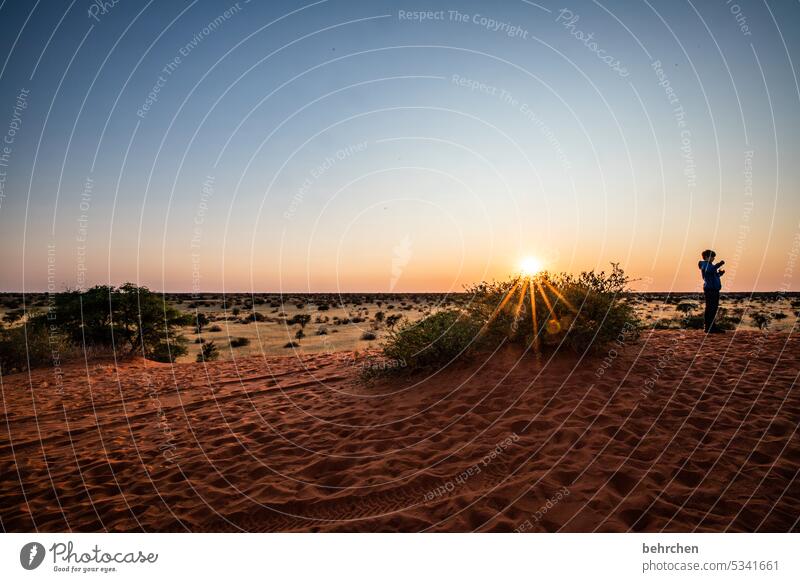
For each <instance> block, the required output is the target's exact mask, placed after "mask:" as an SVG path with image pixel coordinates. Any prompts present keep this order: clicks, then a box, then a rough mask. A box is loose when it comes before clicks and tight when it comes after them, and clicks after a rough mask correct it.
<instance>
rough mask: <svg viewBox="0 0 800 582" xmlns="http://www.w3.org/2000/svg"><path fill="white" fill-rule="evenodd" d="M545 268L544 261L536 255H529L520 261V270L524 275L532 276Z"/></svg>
mask: <svg viewBox="0 0 800 582" xmlns="http://www.w3.org/2000/svg"><path fill="white" fill-rule="evenodd" d="M543 268H544V265H543V264H542V261H540V260H539V259H537V258H536V257H532V256H527V257H525V258H524V259H522V260H521V261H520V262H519V270H520V272H521V273H522V274H523V275H527V276H528V277H531V276H533V275H535V274H536V273H538V272H539V271H541V270H542V269H543Z"/></svg>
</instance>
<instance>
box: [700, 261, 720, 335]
mask: <svg viewBox="0 0 800 582" xmlns="http://www.w3.org/2000/svg"><path fill="white" fill-rule="evenodd" d="M700 256H701V257H703V260H702V261H700V262H699V263H698V264H697V266H698V267H700V273H702V275H703V295H704V296H705V299H706V310H705V313H704V314H703V320H704V329H705V332H706V333H725V332H724V331H723V330H721V329H719V328H718V327H717V326H716V324H715V323H714V320H715V319H716V317H717V310H718V309H719V292H720V290H721V289H722V281H720V277H722V275H724V274H725V271H720V270H719V268H720V267H721V266H722V265H724V264H725V261H720V262H719V263H717V264H716V265H715V264H714V259H715V258H716V257H717V253H715V252H714V251H712V250H705V251H703V252H702V253H701V255H700Z"/></svg>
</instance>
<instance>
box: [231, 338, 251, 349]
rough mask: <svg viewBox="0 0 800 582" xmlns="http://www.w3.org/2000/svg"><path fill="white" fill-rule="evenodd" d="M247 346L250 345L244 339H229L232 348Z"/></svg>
mask: <svg viewBox="0 0 800 582" xmlns="http://www.w3.org/2000/svg"><path fill="white" fill-rule="evenodd" d="M249 345H250V340H249V339H248V338H246V337H235V338H233V339H231V347H232V348H241V347H244V346H249Z"/></svg>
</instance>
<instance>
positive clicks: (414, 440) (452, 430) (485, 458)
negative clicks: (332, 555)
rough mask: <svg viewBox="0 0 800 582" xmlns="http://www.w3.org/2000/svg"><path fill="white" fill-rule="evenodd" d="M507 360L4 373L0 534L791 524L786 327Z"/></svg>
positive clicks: (129, 365) (797, 403)
mask: <svg viewBox="0 0 800 582" xmlns="http://www.w3.org/2000/svg"><path fill="white" fill-rule="evenodd" d="M670 350H672V351H670ZM519 355H520V354H519V353H517V352H512V351H508V350H507V351H504V352H502V353H500V354H498V355H496V356H495V357H493V358H491V359H490V360H489V361H481V362H474V363H473V364H469V365H459V367H458V368H457V369H448V370H447V371H445V372H443V373H440V374H438V375H435V376H434V377H431V378H427V379H425V378H424V377H419V378H416V380H407V379H406V380H402V381H401V380H397V379H393V380H382V381H380V382H377V383H375V384H373V385H364V384H363V383H362V382H360V381H359V380H358V375H357V370H355V369H354V368H353V366H352V365H351V363H348V361H347V360H346V354H332V355H317V356H309V357H306V358H304V359H303V361H302V362H301V361H299V360H298V359H296V358H293V357H272V358H266V359H265V358H259V357H251V358H247V359H244V360H239V361H237V362H220V363H213V364H209V365H208V366H207V367H204V366H203V365H200V364H180V365H176V366H169V365H159V364H153V363H151V362H147V363H146V364H145V363H144V362H142V361H137V362H126V363H123V364H119V365H118V366H117V367H115V366H114V364H113V362H112V363H103V364H91V363H90V365H89V369H88V371H87V369H86V366H85V365H83V364H82V363H74V364H70V365H67V366H64V377H63V385H62V386H60V385H59V382H57V381H56V379H55V378H54V376H53V371H52V370H50V369H45V370H37V371H34V372H33V373H32V374H31V375H30V376H29V375H28V374H16V375H12V376H6V377H4V378H2V400H3V410H2V419H0V426H1V427H2V428H0V431H2V432H1V433H0V434H2V437H0V480H1V481H2V487H0V501H1V503H0V518H1V519H2V522H1V523H0V527H2V529H4V530H6V531H32V530H39V531H66V530H72V531H103V530H112V531H141V530H144V531H184V530H190V531H238V530H246V531H422V530H427V531H473V530H479V531H512V530H515V529H518V530H524V531H595V530H599V531H662V530H664V531H797V530H798V529H800V526H798V519H800V479H799V478H798V469H799V468H800V437H799V436H798V433H797V428H798V419H800V392H798V390H797V378H798V372H799V371H800V336H797V335H794V336H787V335H785V334H780V335H779V334H774V335H766V336H762V335H761V334H759V333H756V332H745V333H738V334H727V335H722V336H712V337H708V338H707V337H705V336H704V335H702V334H701V333H699V332H670V331H666V332H661V331H659V332H654V333H651V334H649V335H647V336H645V337H643V338H642V340H640V341H639V342H638V343H636V344H633V345H631V346H628V347H627V348H625V349H622V350H620V353H619V355H617V356H616V357H613V355H612V357H610V358H608V359H606V360H605V365H606V366H607V368H604V373H603V374H602V376H599V377H598V375H597V370H598V368H601V367H603V366H604V364H603V358H602V357H595V358H592V359H590V360H584V361H583V362H578V360H577V358H570V357H558V358H556V360H555V361H552V362H547V361H544V362H541V363H538V364H537V362H536V361H535V360H534V359H533V358H532V357H531V355H530V354H528V355H527V356H525V357H524V358H523V359H522V360H521V361H520V360H519ZM660 359H661V360H660ZM653 383H654V385H653V387H652V391H651V392H650V393H649V394H647V390H646V388H645V386H646V385H651V384H653ZM31 387H32V392H31ZM61 389H63V395H61V394H59V390H61ZM32 395H33V398H32ZM159 413H160V414H159ZM169 459H172V462H170V461H169Z"/></svg>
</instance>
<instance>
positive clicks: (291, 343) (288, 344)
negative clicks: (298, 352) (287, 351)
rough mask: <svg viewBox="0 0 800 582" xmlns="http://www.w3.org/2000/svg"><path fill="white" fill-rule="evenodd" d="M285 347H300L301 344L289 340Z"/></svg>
mask: <svg viewBox="0 0 800 582" xmlns="http://www.w3.org/2000/svg"><path fill="white" fill-rule="evenodd" d="M283 347H284V348H299V347H300V344H299V343H297V342H287V343H285V344H284V345H283Z"/></svg>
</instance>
